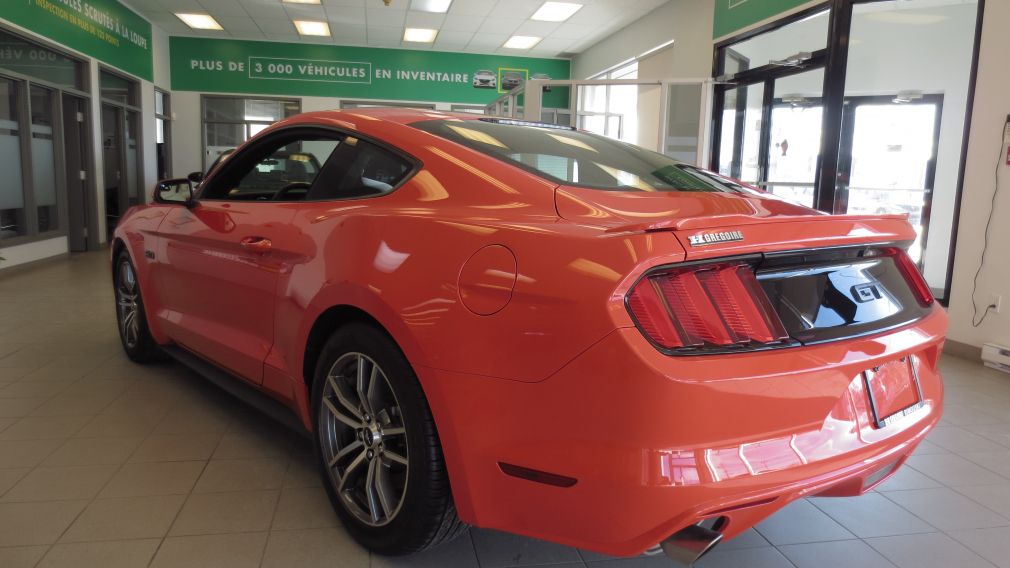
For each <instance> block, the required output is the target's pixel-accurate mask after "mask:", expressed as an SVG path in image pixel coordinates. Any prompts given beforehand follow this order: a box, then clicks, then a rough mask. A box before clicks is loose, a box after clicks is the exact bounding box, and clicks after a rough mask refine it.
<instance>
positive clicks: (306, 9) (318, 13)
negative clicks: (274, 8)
mask: <svg viewBox="0 0 1010 568" xmlns="http://www.w3.org/2000/svg"><path fill="white" fill-rule="evenodd" d="M284 11H285V12H287V13H288V17H289V18H291V19H292V20H315V21H322V20H325V19H326V9H325V8H323V7H322V6H312V5H303V4H285V5H284Z"/></svg>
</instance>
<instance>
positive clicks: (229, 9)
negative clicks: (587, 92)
mask: <svg viewBox="0 0 1010 568" xmlns="http://www.w3.org/2000/svg"><path fill="white" fill-rule="evenodd" d="M569 1H573V2H579V3H581V4H584V6H583V8H582V9H581V10H579V11H578V12H576V13H575V14H574V15H573V16H572V17H571V18H569V19H568V20H567V21H565V22H560V23H555V22H540V21H534V20H531V19H530V16H532V15H533V13H534V12H535V11H536V10H537V9H538V8H539V7H540V5H541V4H543V0H453V2H452V5H451V6H450V8H449V11H448V13H446V14H433V13H429V12H419V11H415V10H411V9H410V0H391V1H390V5H389V6H385V5H383V2H382V0H322V4H321V5H304V4H287V3H282V2H281V0H170V1H166V0H125V2H124V3H126V4H128V5H129V6H131V7H132V8H133V9H135V10H136V11H137V12H139V13H140V14H142V15H143V16H144V17H146V18H147V19H149V20H150V21H151V22H153V23H154V24H155V25H157V26H158V27H160V28H161V29H163V30H165V31H166V32H168V33H169V34H170V35H188V36H201V37H223V38H238V39H258V40H275V41H292V42H304V43H330V44H336V45H363V46H371V47H404V48H410V49H423V50H430V49H433V50H438V51H460V52H466V53H503V54H504V53H507V54H511V55H530V56H537V57H568V56H570V55H571V54H573V53H578V52H580V51H582V50H583V49H586V48H587V47H589V46H591V45H593V44H594V43H596V42H597V41H599V40H600V39H602V38H604V37H606V36H608V35H610V34H612V33H613V32H615V31H617V30H619V29H621V28H622V27H624V26H626V25H628V24H630V23H631V22H633V21H635V20H636V19H638V18H640V17H642V16H644V15H645V14H647V13H649V12H650V11H651V10H653V9H654V8H656V7H658V6H660V5H661V4H664V3H665V2H666V0H569ZM173 12H200V13H207V14H210V15H211V16H213V17H214V18H215V19H216V20H217V21H218V22H219V23H220V24H221V26H222V27H224V31H201V30H194V29H191V28H189V27H188V26H186V25H185V24H183V23H182V22H181V21H180V20H179V19H178V18H177V17H176V16H175V14H174V13H173ZM292 20H326V21H328V22H329V24H330V31H331V34H332V37H330V38H314V37H302V36H299V35H298V33H297V32H296V31H295V27H294V24H292ZM407 27H412V28H433V29H437V30H439V33H438V37H437V38H436V39H435V42H434V43H433V44H424V43H411V42H403V41H402V40H403V31H404V28H407ZM512 35H527V36H537V37H542V38H544V39H543V41H541V42H540V43H539V44H538V45H537V46H535V47H534V48H532V49H529V50H515V49H504V48H502V47H501V45H502V44H503V43H505V41H506V40H507V39H508V38H509V37H511V36H512Z"/></svg>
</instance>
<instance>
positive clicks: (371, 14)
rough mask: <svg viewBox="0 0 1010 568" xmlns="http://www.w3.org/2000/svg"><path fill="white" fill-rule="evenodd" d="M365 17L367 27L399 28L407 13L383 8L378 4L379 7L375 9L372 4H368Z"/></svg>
mask: <svg viewBox="0 0 1010 568" xmlns="http://www.w3.org/2000/svg"><path fill="white" fill-rule="evenodd" d="M367 17H368V27H374V26H378V27H389V28H393V27H400V26H403V22H404V20H406V18H407V11H406V10H394V9H392V8H385V7H383V6H382V4H379V7H378V8H375V7H373V5H372V4H369V7H368V12H367Z"/></svg>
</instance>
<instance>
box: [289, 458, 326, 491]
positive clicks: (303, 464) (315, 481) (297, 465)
mask: <svg viewBox="0 0 1010 568" xmlns="http://www.w3.org/2000/svg"><path fill="white" fill-rule="evenodd" d="M284 487H285V488H287V487H322V476H320V474H319V469H318V466H317V465H316V458H315V457H314V456H310V457H301V456H297V457H294V458H292V459H291V464H290V465H289V466H288V471H287V473H285V474H284Z"/></svg>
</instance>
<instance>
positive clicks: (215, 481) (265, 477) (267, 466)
mask: <svg viewBox="0 0 1010 568" xmlns="http://www.w3.org/2000/svg"><path fill="white" fill-rule="evenodd" d="M287 469H288V460H280V459H257V460H211V461H210V462H209V463H208V464H207V468H206V469H205V470H204V471H203V475H201V476H200V481H198V482H197V484H196V487H195V488H194V489H193V492H194V493H221V492H224V491H262V490H266V489H280V488H281V486H282V485H283V483H284V473H285V472H286V471H287Z"/></svg>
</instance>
